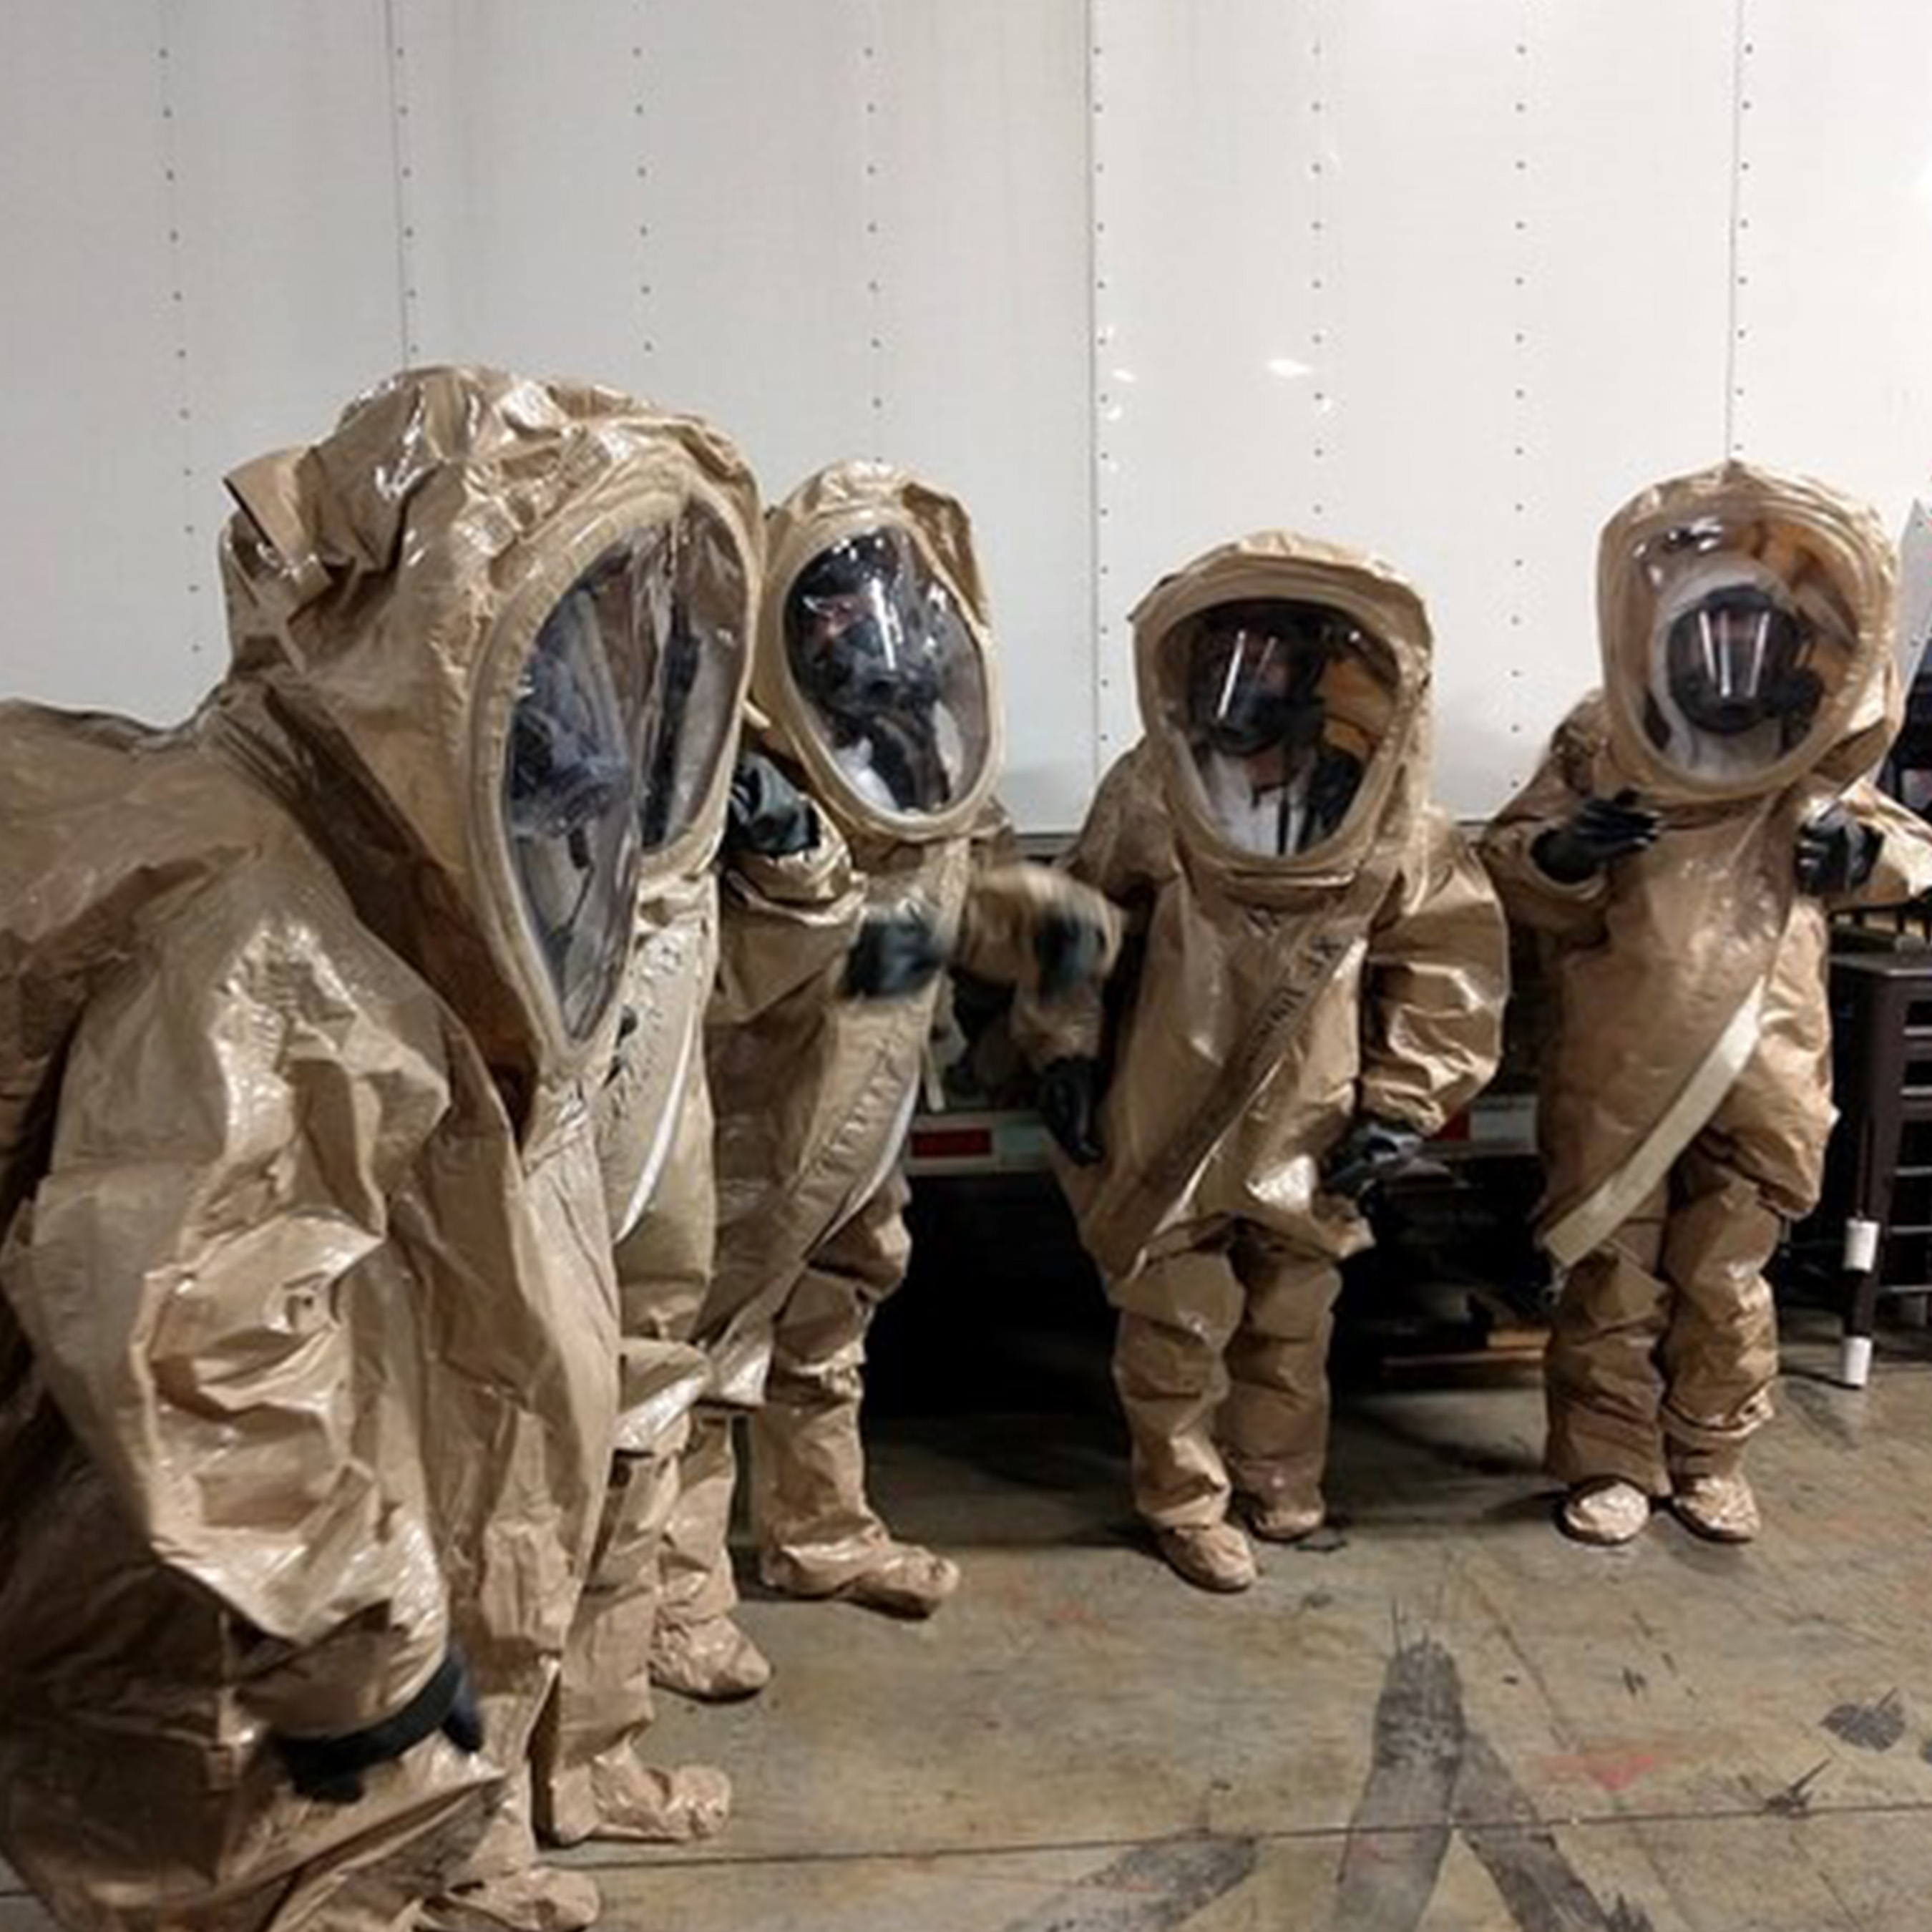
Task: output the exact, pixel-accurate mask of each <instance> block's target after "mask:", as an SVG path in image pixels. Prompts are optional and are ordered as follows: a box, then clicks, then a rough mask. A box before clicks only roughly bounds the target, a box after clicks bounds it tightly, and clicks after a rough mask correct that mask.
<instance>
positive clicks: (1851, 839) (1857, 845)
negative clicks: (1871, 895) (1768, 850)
mask: <svg viewBox="0 0 1932 1932" xmlns="http://www.w3.org/2000/svg"><path fill="white" fill-rule="evenodd" d="M1884 842H1885V835H1884V834H1883V833H1882V832H1879V831H1876V830H1875V829H1873V827H1872V826H1869V825H1861V824H1860V823H1858V820H1856V819H1855V818H1854V817H1852V814H1850V813H1849V811H1846V809H1845V808H1844V807H1843V805H1832V806H1831V807H1829V808H1828V809H1827V810H1826V811H1821V812H1820V813H1819V814H1818V816H1817V817H1816V818H1814V819H1811V820H1809V821H1808V822H1807V823H1805V824H1803V825H1801V826H1799V828H1798V884H1799V889H1800V890H1801V891H1802V892H1811V893H1814V894H1815V895H1817V897H1819V898H1829V897H1830V896H1831V895H1832V894H1833V893H1835V892H1850V891H1852V889H1854V888H1855V887H1857V886H1861V885H1863V884H1864V882H1865V881H1866V880H1867V879H1868V878H1870V877H1871V874H1872V868H1873V866H1874V865H1876V864H1877V863H1878V850H1879V846H1880V845H1882V844H1883V843H1884Z"/></svg>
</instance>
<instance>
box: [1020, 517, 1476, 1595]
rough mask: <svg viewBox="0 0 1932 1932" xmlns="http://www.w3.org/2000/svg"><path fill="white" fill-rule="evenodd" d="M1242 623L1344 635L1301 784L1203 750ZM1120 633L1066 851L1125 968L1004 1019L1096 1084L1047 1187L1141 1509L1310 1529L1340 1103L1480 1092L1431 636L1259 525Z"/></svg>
mask: <svg viewBox="0 0 1932 1932" xmlns="http://www.w3.org/2000/svg"><path fill="white" fill-rule="evenodd" d="M1250 605H1252V606H1254V607H1256V608H1258V609H1259V610H1262V611H1263V613H1264V614H1265V613H1266V611H1267V610H1270V609H1277V610H1286V612H1287V613H1288V616H1289V617H1290V618H1294V617H1295V616H1296V613H1301V615H1302V620H1304V621H1307V622H1318V621H1319V623H1320V624H1322V625H1327V626H1328V627H1329V628H1328V632H1327V634H1329V635H1331V636H1334V637H1337V639H1338V640H1339V641H1337V643H1336V644H1335V645H1334V647H1333V649H1332V650H1331V652H1330V653H1329V654H1328V655H1327V657H1326V658H1325V668H1324V669H1323V670H1322V671H1321V673H1320V678H1319V686H1318V687H1317V688H1316V689H1315V690H1314V691H1312V692H1304V694H1303V695H1304V700H1310V699H1314V700H1319V705H1318V706H1316V709H1314V710H1313V711H1312V712H1310V713H1309V714H1308V715H1314V716H1319V718H1321V719H1322V735H1321V736H1320V739H1319V742H1317V743H1315V744H1313V745H1310V747H1309V757H1308V760H1307V763H1306V764H1305V765H1304V766H1301V767H1300V768H1299V769H1301V770H1302V771H1303V772H1304V774H1313V778H1312V779H1311V780H1310V781H1309V782H1307V783H1304V784H1302V785H1301V789H1300V790H1297V789H1296V787H1295V785H1294V784H1289V785H1287V786H1285V787H1282V788H1281V789H1280V790H1279V791H1276V790H1264V788H1263V787H1262V786H1261V784H1259V782H1257V783H1256V784H1255V785H1254V786H1253V787H1249V786H1247V784H1246V783H1245V781H1242V782H1241V784H1235V781H1234V780H1233V779H1231V778H1230V776H1229V770H1228V761H1227V760H1226V759H1225V758H1224V757H1223V755H1222V754H1220V753H1218V752H1217V751H1214V748H1213V747H1212V745H1211V742H1209V741H1208V740H1207V739H1204V737H1203V735H1202V729H1201V725H1200V718H1199V697H1200V692H1201V686H1202V676H1203V669H1202V667H1203V666H1204V664H1206V663H1207V662H1208V660H1207V659H1206V658H1205V657H1204V656H1203V655H1202V652H1204V651H1205V649H1207V648H1208V640H1210V639H1211V637H1213V636H1214V635H1217V634H1219V628H1218V627H1219V626H1220V625H1221V623H1222V621H1223V613H1227V612H1230V611H1233V612H1238V611H1240V610H1243V609H1244V608H1245V607H1249V606H1250ZM1308 613H1313V616H1309V615H1308ZM1134 627H1135V639H1136V674H1137V678H1138V682H1139V694H1140V703H1141V710H1142V719H1143V722H1144V724H1145V732H1146V735H1145V737H1144V738H1143V739H1142V742H1140V743H1139V745H1136V747H1135V748H1133V750H1132V751H1129V752H1128V753H1127V754H1126V756H1125V757H1123V758H1121V760H1120V761H1119V762H1118V763H1117V764H1115V766H1114V767H1113V769H1112V770H1111V771H1109V772H1108V774H1107V775H1106V778H1105V779H1104V780H1103V782H1102V784H1101V786H1100V791H1099V793H1098V794H1097V796H1096V798H1095V799H1094V804H1093V806H1092V808H1091V811H1090V812H1089V814H1088V819H1087V822H1086V824H1085V826H1084V827H1083V829H1082V832H1081V833H1080V835H1079V839H1078V840H1077V841H1076V843H1075V844H1074V846H1073V850H1072V851H1071V853H1070V854H1069V856H1068V857H1067V859H1066V861H1065V863H1066V865H1067V868H1068V870H1069V871H1070V872H1071V873H1072V874H1073V877H1076V878H1078V879H1081V880H1085V881H1086V882H1087V883H1089V884H1091V885H1092V886H1095V887H1096V888H1097V889H1099V890H1100V891H1101V892H1105V893H1106V895H1107V896H1108V897H1109V898H1110V899H1112V901H1114V902H1115V904H1117V905H1118V906H1119V907H1121V909H1122V910H1124V912H1125V913H1127V917H1128V920H1129V923H1130V939H1129V942H1128V947H1127V960H1128V962H1129V964H1128V965H1127V968H1124V971H1123V974H1122V975H1121V977H1120V979H1119V980H1118V981H1117V983H1115V985H1114V986H1110V987H1109V989H1108V991H1107V997H1106V1001H1105V1002H1104V1004H1103V1001H1102V1000H1101V999H1100V998H1099V997H1098V996H1097V995H1096V996H1093V997H1090V998H1087V999H1085V1001H1082V1002H1079V1003H1076V1004H1071V1005H1069V1006H1068V1007H1064V1008H1063V1009H1062V1010H1061V1011H1060V1012H1059V1013H1058V1014H1055V1013H1051V1012H1049V1011H1048V1010H1046V1009H1043V1008H1041V1007H1038V1006H1037V1005H1035V1004H1034V1003H1032V1002H1030V1001H1022V1003H1021V1010H1020V1011H1019V1013H1018V1015H1017V1016H1016V1034H1017V1036H1018V1037H1019V1038H1020V1040H1021V1041H1022V1044H1023V1046H1025V1048H1026V1049H1027V1051H1028V1055H1029V1057H1030V1058H1032V1059H1033V1061H1034V1063H1035V1064H1036V1065H1038V1066H1040V1067H1049V1066H1051V1065H1052V1064H1053V1063H1055V1062H1056V1061H1061V1060H1064V1059H1075V1060H1095V1059H1098V1060H1100V1061H1102V1062H1103V1066H1104V1067H1106V1069H1107V1070H1108V1077H1107V1079H1106V1087H1105V1094H1104V1098H1103V1100H1102V1102H1101V1104H1100V1110H1099V1115H1098V1122H1097V1124H1098V1139H1099V1143H1100V1148H1101V1149H1102V1150H1103V1153H1102V1155H1101V1157H1100V1160H1098V1161H1097V1163H1096V1164H1094V1165H1092V1166H1084V1167H1074V1166H1066V1165H1063V1166H1062V1169H1061V1172H1062V1174H1063V1177H1064V1181H1065V1183H1066V1186H1067V1192H1068V1195H1069V1197H1070V1199H1071V1201H1072V1203H1073V1208H1074V1211H1075V1213H1076V1216H1077V1217H1078V1220H1079V1225H1080V1229H1081V1233H1082V1238H1083V1239H1084V1241H1085V1244H1086V1245H1087V1247H1088V1250H1089V1252H1090V1253H1091V1254H1092V1255H1093V1256H1094V1259H1095V1260H1096V1262H1097V1263H1098V1264H1099V1265H1100V1268H1101V1270H1102V1271H1103V1274H1104V1275H1105V1277H1106V1282H1107V1286H1108V1292H1109V1296H1110V1298H1112V1301H1113V1302H1114V1304H1115V1306H1116V1307H1117V1308H1118V1310H1119V1311H1120V1327H1119V1332H1118V1343H1117V1345H1116V1349H1115V1381H1116V1383H1117V1385H1118V1388H1119V1390H1120V1393H1121V1401H1122V1403H1123V1406H1124V1409H1125V1411H1126V1415H1127V1423H1128V1427H1129V1430H1130V1433H1131V1436H1132V1438H1133V1484H1134V1496H1135V1502H1136V1507H1137V1508H1138V1509H1139V1511H1140V1513H1141V1514H1142V1516H1143V1517H1145V1519H1146V1520H1148V1522H1149V1523H1151V1524H1153V1525H1154V1526H1155V1527H1156V1528H1157V1530H1162V1531H1167V1530H1186V1531H1193V1532H1201V1531H1205V1530H1208V1529H1211V1526H1214V1525H1217V1524H1219V1523H1222V1522H1223V1520H1224V1519H1225V1517H1226V1513H1227V1511H1228V1508H1229V1500H1230V1495H1231V1492H1232V1491H1238V1492H1240V1493H1241V1494H1242V1495H1243V1496H1244V1497H1245V1498H1246V1499H1247V1500H1248V1502H1249V1503H1250V1505H1251V1506H1252V1508H1253V1512H1254V1517H1253V1520H1254V1521H1255V1523H1256V1527H1257V1528H1262V1527H1264V1526H1271V1529H1272V1533H1277V1534H1283V1535H1286V1534H1289V1533H1291V1532H1292V1531H1295V1530H1302V1531H1305V1530H1307V1529H1310V1528H1313V1526H1315V1525H1316V1524H1317V1523H1319V1522H1320V1520H1321V1518H1322V1508H1323V1502H1322V1469H1323V1464H1324V1461H1325V1455H1326V1450H1327V1437H1328V1382H1327V1373H1326V1358H1327V1352H1328V1336H1329V1327H1330V1311H1331V1306H1332V1304H1333V1302H1334V1298H1335V1295H1336V1293H1337V1289H1338V1287H1339V1285H1340V1283H1339V1277H1338V1274H1337V1268H1336V1264H1337V1262H1339V1261H1340V1259H1342V1258H1343V1256H1347V1255H1349V1254H1352V1253H1355V1251H1356V1250H1358V1249H1360V1248H1362V1247H1365V1246H1366V1245H1367V1243H1368V1241H1369V1240H1370V1232H1369V1229H1368V1226H1367V1223H1366V1221H1365V1220H1364V1219H1363V1218H1362V1217H1361V1214H1359V1213H1358V1211H1357V1209H1356V1208H1355V1205H1352V1202H1349V1201H1348V1200H1346V1199H1342V1198H1340V1196H1337V1195H1335V1194H1334V1193H1330V1192H1328V1191H1326V1190H1325V1188H1324V1187H1323V1185H1322V1160H1323V1157H1324V1156H1325V1154H1328V1152H1329V1151H1330V1150H1331V1148H1332V1147H1334V1145H1335V1144H1336V1142H1337V1141H1338V1140H1339V1139H1340V1138H1341V1137H1342V1136H1343V1134H1344V1133H1345V1131H1346V1130H1347V1129H1348V1128H1349V1125H1350V1123H1351V1121H1352V1120H1354V1119H1355V1118H1358V1117H1360V1116H1362V1115H1373V1116H1375V1117H1376V1118H1379V1119H1382V1120H1385V1121H1393V1122H1397V1123H1400V1124H1403V1125H1405V1126H1406V1127H1409V1128H1412V1129H1413V1130H1415V1131H1416V1132H1417V1133H1420V1134H1423V1135H1427V1134H1430V1133H1433V1132H1435V1131H1436V1130H1437V1129H1439V1127H1441V1126H1442V1124H1443V1123H1444V1122H1445V1121H1446V1120H1448V1118H1450V1116H1451V1115H1453V1114H1454V1113H1455V1112H1457V1110H1459V1109H1460V1108H1462V1107H1463V1106H1465V1105H1466V1103H1468V1102H1469V1100H1470V1099H1471V1098H1472V1097H1473V1096H1474V1095H1475V1093H1476V1092H1477V1091H1478V1089H1479V1088H1481V1086H1482V1085H1483V1084H1484V1082H1485V1081H1487V1079H1489V1078H1490V1076H1491V1074H1492V1073H1493V1071H1494V1070H1495V1067H1496V1060H1497V1057H1498V1055H1499V1050H1500V1042H1501V1028H1502V1007H1503V1001H1504V998H1505V992H1506V980H1507V971H1508V968H1507V959H1506V953H1505V935H1504V926H1503V922H1502V914H1501V912H1500V910H1499V908H1498V907H1497V905H1496V901H1495V898H1494V895H1493V893H1492V892H1491V891H1490V887H1489V884H1488V882H1487V880H1486V879H1485V878H1484V875H1483V872H1482V868H1481V866H1480V865H1479V864H1478V862H1477V861H1476V859H1475V855H1474V854H1473V853H1472V851H1470V850H1469V849H1468V848H1467V847H1466V844H1465V843H1464V841H1463V839H1462V838H1461V837H1460V835H1459V834H1458V833H1457V831H1456V829H1455V827H1454V826H1453V824H1451V823H1450V821H1449V820H1448V819H1447V818H1446V817H1444V816H1443V815H1442V814H1441V813H1440V812H1439V811H1436V809H1435V808H1433V807H1432V806H1431V805H1430V804H1429V802H1428V799H1427V784H1428V753H1427V742H1428V739H1427V703H1428V691H1429V649H1430V634H1429V627H1428V622H1427V617H1426V616H1425V615H1424V610H1423V607H1422V604H1421V601H1420V600H1419V599H1418V598H1417V597H1416V595H1415V593H1414V592H1412V590H1411V589H1409V587H1408V586H1406V584H1405V583H1403V582H1402V581H1401V580H1400V579H1398V578H1397V577H1395V576H1394V575H1393V574H1391V572H1390V571H1388V569H1387V568H1385V567H1384V566H1383V565H1381V564H1379V563H1377V562H1374V561H1373V560H1372V559H1370V558H1367V557H1366V556H1361V555H1358V554H1357V553H1354V552H1352V551H1349V550H1343V549H1340V548H1338V547H1334V546H1332V545H1330V544H1324V543H1320V542H1317V541H1312V540H1309V539H1305V538H1299V537H1295V536H1292V535H1287V534H1286V533H1283V532H1269V533H1265V534H1262V535H1256V536H1253V537H1250V538H1247V539H1245V540H1244V541H1238V542H1235V543H1231V544H1225V545H1223V546H1221V547H1219V548H1217V549H1215V550H1211V551H1209V552H1208V553H1206V554H1205V556H1202V557H1200V558H1199V559H1197V560H1196V562H1193V563H1192V564H1190V565H1188V566H1187V568H1185V569H1184V570H1181V571H1179V572H1178V573H1176V574H1174V575H1172V576H1170V577H1166V578H1165V579H1163V580H1162V581H1161V582H1160V583H1159V584H1158V585H1157V586H1156V587H1155V588H1154V590H1153V591H1152V592H1150V593H1149V595H1148V597H1147V598H1145V600H1144V601H1143V602H1142V604H1141V605H1140V607H1139V609H1138V610H1136V612H1135V613H1134ZM1213 695H1214V693H1213V692H1212V691H1210V692H1209V696H1210V697H1212V696H1213ZM1334 773H1340V774H1341V775H1342V778H1343V782H1342V783H1341V784H1340V785H1339V786H1337V785H1334V784H1331V783H1330V782H1329V780H1328V775H1329V774H1334ZM1235 777H1236V778H1239V777H1240V773H1239V772H1237V773H1236V774H1235ZM1310 783H1312V784H1313V786H1314V790H1313V792H1312V793H1311V791H1310V788H1309V785H1310ZM1324 786H1326V787H1327V788H1328V791H1329V793H1330V796H1331V806H1330V808H1329V809H1328V812H1327V814H1326V815H1324V814H1323V813H1322V811H1320V810H1319V809H1318V808H1317V807H1316V804H1315V803H1313V802H1310V801H1311V799H1318V798H1319V794H1320V793H1321V791H1322V789H1323V787H1324ZM1351 787H1352V789H1351ZM1237 797H1238V802H1239V805H1240V814H1239V816H1238V817H1231V815H1230V814H1231V812H1232V811H1234V809H1235V807H1234V806H1233V805H1230V804H1229V799H1231V798H1237ZM1254 800H1265V801H1267V812H1268V817H1269V819H1270V820H1271V829H1275V828H1278V829H1279V830H1280V835H1278V836H1274V837H1271V838H1266V839H1264V838H1262V837H1261V836H1259V832H1258V831H1257V823H1256V821H1255V820H1254V819H1253V814H1252V813H1250V811H1248V805H1249V804H1250V802H1253V801H1254ZM1291 820H1292V821H1293V825H1292V832H1291V830H1290V829H1289V828H1290V821H1291ZM1277 847H1279V849H1277ZM1243 1560H1244V1562H1245V1561H1247V1559H1246V1558H1245V1557H1244V1559H1243ZM1214 1587H1238V1583H1235V1582H1232V1581H1229V1580H1223V1581H1222V1582H1220V1583H1217V1584H1216V1585H1215V1586H1214Z"/></svg>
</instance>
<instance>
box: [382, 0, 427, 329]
mask: <svg viewBox="0 0 1932 1932" xmlns="http://www.w3.org/2000/svg"><path fill="white" fill-rule="evenodd" d="M403 7H404V0H383V43H384V46H386V49H387V51H388V53H389V62H388V70H389V155H390V165H391V169H392V179H393V181H394V183H395V222H396V329H397V333H398V337H399V338H400V340H401V350H402V360H403V365H404V367H405V368H414V367H415V366H416V364H417V363H419V362H420V361H421V360H422V341H421V335H420V331H419V328H418V320H419V318H418V311H417V304H418V300H419V296H418V290H417V287H416V161H415V158H414V148H413V145H412V143H411V141H410V74H409V55H408V48H407V41H406V40H405V38H404V26H403Z"/></svg>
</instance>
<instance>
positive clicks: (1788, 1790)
mask: <svg viewBox="0 0 1932 1932" xmlns="http://www.w3.org/2000/svg"><path fill="white" fill-rule="evenodd" d="M1831 1762H1832V1760H1830V1759H1829V1758H1828V1757H1821V1758H1820V1760H1818V1762H1817V1763H1816V1764H1814V1766H1812V1767H1811V1769H1810V1770H1809V1771H1808V1772H1806V1773H1805V1775H1804V1776H1803V1777H1802V1778H1794V1779H1793V1781H1792V1782H1791V1783H1790V1784H1787V1786H1786V1787H1784V1790H1782V1791H1775V1792H1773V1793H1772V1795H1771V1796H1769V1798H1767V1799H1766V1800H1765V1801H1764V1808H1765V1809H1766V1811H1769V1813H1770V1814H1772V1817H1775V1818H1802V1817H1804V1816H1805V1814H1806V1813H1807V1812H1808V1811H1810V1810H1811V1787H1812V1786H1813V1785H1814V1784H1815V1783H1816V1782H1817V1780H1818V1778H1820V1775H1822V1774H1823V1772H1825V1770H1826V1769H1827V1768H1828V1767H1829V1765H1830V1764H1831Z"/></svg>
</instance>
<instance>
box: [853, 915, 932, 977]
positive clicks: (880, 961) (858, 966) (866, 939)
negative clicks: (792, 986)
mask: <svg viewBox="0 0 1932 1932" xmlns="http://www.w3.org/2000/svg"><path fill="white" fill-rule="evenodd" d="M946 961H947V947H946V943H945V941H944V940H943V939H942V938H941V937H940V934H939V929H938V926H936V925H935V923H934V922H933V918H932V914H931V913H929V912H927V911H926V910H925V909H924V908H923V907H919V906H907V907H904V908H903V909H901V910H898V911H895V912H883V913H872V914H871V915H870V916H868V918H867V919H865V922H864V923H863V924H862V925H861V926H860V927H859V936H858V938H856V939H855V940H853V942H852V950H851V951H850V953H847V955H846V956H845V992H846V995H847V997H848V998H853V999H860V1000H898V999H903V998H905V997H906V995H907V994H909V993H916V992H919V991H920V990H921V989H922V988H923V987H926V986H929V985H930V984H931V983H932V981H933V980H935V979H936V978H937V977H938V975H939V973H940V971H941V969H942V968H944V965H945V964H946Z"/></svg>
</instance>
